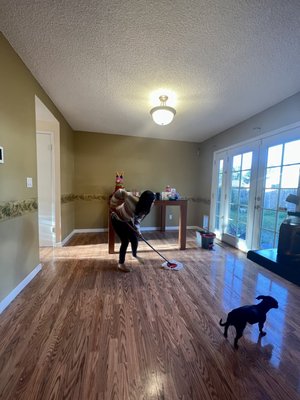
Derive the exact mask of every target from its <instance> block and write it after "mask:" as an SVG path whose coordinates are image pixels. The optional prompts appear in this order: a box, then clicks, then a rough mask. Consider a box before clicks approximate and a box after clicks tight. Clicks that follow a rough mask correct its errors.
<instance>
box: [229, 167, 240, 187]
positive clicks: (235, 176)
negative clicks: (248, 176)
mask: <svg viewBox="0 0 300 400" xmlns="http://www.w3.org/2000/svg"><path fill="white" fill-rule="evenodd" d="M240 179H241V173H240V172H235V171H233V172H232V175H231V186H232V187H239V186H240Z"/></svg>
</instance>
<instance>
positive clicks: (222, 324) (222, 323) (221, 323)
mask: <svg viewBox="0 0 300 400" xmlns="http://www.w3.org/2000/svg"><path fill="white" fill-rule="evenodd" d="M219 324H220V325H221V326H225V325H226V322H222V318H221V319H220V322H219Z"/></svg>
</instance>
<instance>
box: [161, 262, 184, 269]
mask: <svg viewBox="0 0 300 400" xmlns="http://www.w3.org/2000/svg"><path fill="white" fill-rule="evenodd" d="M161 266H162V267H164V268H165V269H169V270H171V271H179V270H180V269H182V268H183V264H182V263H181V262H179V261H176V260H170V261H169V262H168V261H166V262H164V263H163V264H162V265H161Z"/></svg>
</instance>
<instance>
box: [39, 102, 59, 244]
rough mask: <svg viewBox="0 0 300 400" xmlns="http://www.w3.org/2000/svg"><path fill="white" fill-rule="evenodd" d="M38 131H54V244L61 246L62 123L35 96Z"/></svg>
mask: <svg viewBox="0 0 300 400" xmlns="http://www.w3.org/2000/svg"><path fill="white" fill-rule="evenodd" d="M35 106H36V107H35V109H36V131H37V132H40V133H50V132H51V133H52V135H53V136H52V158H53V164H52V165H53V175H52V176H53V182H54V192H53V193H54V203H55V217H54V221H55V223H54V230H55V232H54V238H55V240H54V242H55V243H54V245H55V246H61V187H60V124H59V122H58V120H57V119H56V118H55V117H54V115H53V114H52V113H51V111H49V110H48V108H47V107H46V106H45V105H44V103H43V102H42V101H41V100H40V99H39V98H38V97H37V96H35Z"/></svg>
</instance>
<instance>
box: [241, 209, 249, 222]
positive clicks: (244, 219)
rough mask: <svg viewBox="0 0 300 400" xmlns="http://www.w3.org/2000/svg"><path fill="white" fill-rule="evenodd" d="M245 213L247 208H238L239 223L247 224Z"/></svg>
mask: <svg viewBox="0 0 300 400" xmlns="http://www.w3.org/2000/svg"><path fill="white" fill-rule="evenodd" d="M247 213H248V207H242V206H240V207H239V221H240V222H243V223H247Z"/></svg>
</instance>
